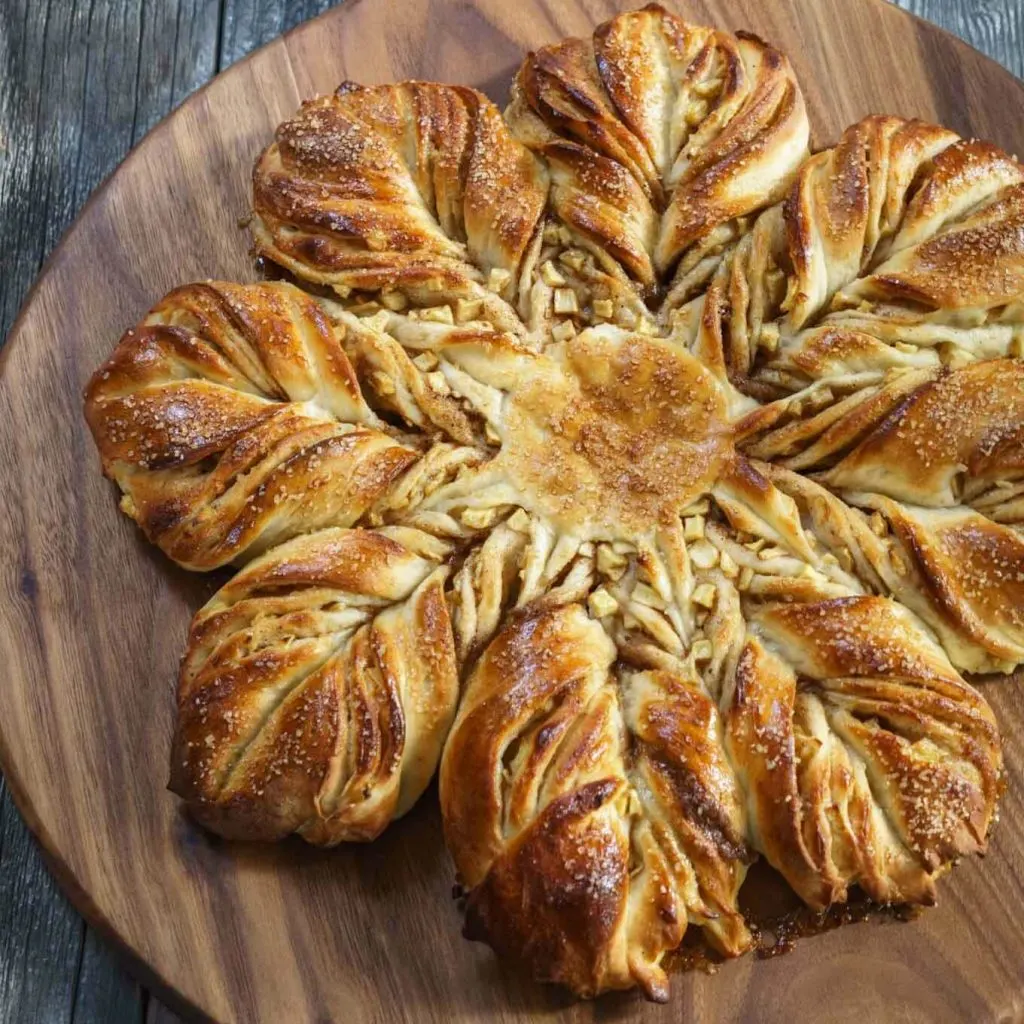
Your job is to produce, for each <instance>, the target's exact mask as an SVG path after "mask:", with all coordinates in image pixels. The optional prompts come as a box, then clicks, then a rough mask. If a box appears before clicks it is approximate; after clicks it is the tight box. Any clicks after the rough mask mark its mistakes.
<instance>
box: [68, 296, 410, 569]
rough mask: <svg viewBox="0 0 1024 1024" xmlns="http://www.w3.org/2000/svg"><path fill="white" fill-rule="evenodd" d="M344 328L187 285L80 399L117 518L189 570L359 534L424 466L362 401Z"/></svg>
mask: <svg viewBox="0 0 1024 1024" xmlns="http://www.w3.org/2000/svg"><path fill="white" fill-rule="evenodd" d="M343 338H344V330H343V329H342V328H340V327H339V326H338V324H337V323H335V322H334V321H332V319H331V318H330V317H329V316H328V315H327V313H326V312H325V311H324V309H323V308H322V307H321V306H320V305H319V304H318V303H317V302H316V300H314V299H312V298H310V297H309V296H307V295H305V294H304V293H303V292H301V291H299V290H298V289H297V288H294V287H292V286H291V285H286V284H262V285H248V286H245V285H231V284H223V283H216V284H199V285H190V286H187V287H185V288H180V289H178V290H177V291H175V292H171V294H170V295H168V296H167V297H166V298H165V299H164V300H163V301H162V302H161V303H159V304H158V305H157V306H156V307H155V308H154V309H153V311H152V312H151V313H150V314H149V316H147V317H146V319H145V320H144V321H143V322H142V324H141V325H140V326H139V327H137V328H134V329H132V330H130V331H128V332H127V333H126V334H125V336H124V337H123V338H122V339H121V342H120V344H119V345H118V347H117V349H116V350H115V351H114V354H113V355H112V356H111V358H110V359H109V360H108V361H107V362H106V363H105V364H104V365H103V366H102V367H100V369H99V370H97V371H96V373H95V374H94V375H93V377H92V379H91V381H90V382H89V385H88V387H87V388H86V392H85V415H86V419H87V420H88V422H89V426H90V428H91V430H92V433H93V437H94V438H95V439H96V444H97V447H98V448H99V451H100V456H101V458H102V461H103V470H104V472H105V473H106V474H107V476H109V477H111V478H112V479H113V480H115V481H116V482H117V484H118V486H119V487H120V488H121V490H122V492H123V494H124V497H123V499H122V502H121V507H122V509H123V510H124V511H125V512H126V513H127V514H128V515H129V516H131V517H132V518H133V519H134V520H135V521H136V522H137V523H138V524H139V526H140V527H141V528H142V530H143V532H144V533H145V534H146V536H147V537H148V538H149V539H150V540H151V541H153V543H155V544H157V545H158V546H159V547H160V548H161V549H162V550H163V551H164V552H165V553H166V554H167V555H168V556H169V557H170V558H173V559H174V560H175V561H176V562H178V563H179V564H181V565H183V566H185V567H186V568H190V569H213V568H216V567H217V566H221V565H225V564H227V563H228V562H232V561H244V560H246V559H248V558H251V557H253V556H254V555H256V554H258V553H259V552H261V551H264V550H266V549H267V548H269V547H271V546H272V545H273V544H276V543H279V542H280V541H282V540H286V539H287V538H289V537H293V536H296V535H297V534H301V533H305V532H307V531H309V530H315V529H318V528H320V527H322V526H328V525H337V526H348V525H351V524H353V523H355V522H356V521H357V520H358V519H359V518H360V517H361V516H362V515H363V514H364V513H365V512H366V511H367V510H368V509H369V508H370V507H371V506H372V505H373V504H374V502H375V501H377V500H378V499H379V498H381V497H382V496H383V495H384V494H385V493H386V492H387V490H388V488H389V487H390V486H391V485H392V483H393V482H394V481H395V480H396V479H398V478H399V477H400V475H401V474H402V473H403V472H404V471H405V470H406V469H408V468H409V467H410V466H411V465H412V464H413V463H414V462H415V461H416V459H417V452H416V450H415V449H413V448H411V447H409V446H407V445H405V444H402V443H400V442H398V441H396V440H395V439H394V438H392V437H390V436H389V435H388V434H387V433H385V432H384V431H383V430H382V429H381V427H382V424H381V423H380V421H379V420H378V419H377V417H376V416H375V415H374V413H373V412H372V411H371V410H370V408H369V406H367V404H366V402H365V401H364V400H363V397H362V394H361V393H360V389H359V385H358V382H357V381H356V376H355V372H354V371H353V368H352V365H351V364H350V362H349V360H348V358H347V357H346V355H345V352H344V349H343V347H342V341H343Z"/></svg>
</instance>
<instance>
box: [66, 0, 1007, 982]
mask: <svg viewBox="0 0 1024 1024" xmlns="http://www.w3.org/2000/svg"><path fill="white" fill-rule="evenodd" d="M253 191H254V218H253V234H254V240H255V245H256V250H257V252H258V253H259V254H260V255H261V256H263V257H265V258H267V259H269V260H271V261H273V262H274V263H276V264H278V265H279V266H281V267H283V268H284V269H285V270H286V271H288V272H289V274H290V275H291V278H292V280H293V281H294V282H296V283H289V282H284V281H278V282H266V283H262V284H255V285H236V284H228V283H224V282H208V283H205V284H196V285H191V286H187V287H184V288H181V289H178V290H177V291H175V292H173V293H171V294H170V295H169V296H167V297H166V298H165V299H164V300H162V301H161V302H160V303H159V304H158V305H157V306H156V307H155V308H154V309H153V311H152V312H151V313H150V314H149V315H148V316H147V317H146V319H145V320H144V321H143V322H142V323H141V324H140V325H139V326H138V327H136V328H134V329H133V330H130V331H129V332H128V333H127V334H126V335H125V337H124V338H123V339H122V340H121V342H120V344H119V345H118V347H117V349H116V350H115V352H114V354H113V356H112V357H111V359H110V360H109V361H108V362H107V363H106V364H105V365H104V366H103V367H101V368H100V369H99V370H98V371H97V373H96V374H95V375H94V377H93V379H92V381H91V382H90V384H89V387H88V389H87V393H86V415H87V418H88V421H89V424H90V427H91V428H92V431H93V434H94V436H95V438H96V442H97V445H98V447H99V450H100V453H101V457H102V460H103V466H104V470H105V472H106V473H107V475H108V476H110V477H111V478H112V479H113V480H114V481H115V482H116V483H117V485H118V486H119V488H120V490H121V492H122V508H123V510H124V511H125V512H126V513H127V514H128V515H129V516H131V517H132V518H133V519H134V520H135V521H136V522H137V523H138V524H139V526H140V528H141V529H142V530H143V532H144V533H145V535H146V536H147V537H148V538H149V539H150V540H151V541H152V542H153V543H155V544H157V545H158V546H159V547H160V548H161V549H162V550H163V551H164V552H165V553H166V554H167V555H168V556H169V557H170V558H172V559H174V560H175V561H177V562H178V563H179V564H181V565H183V566H186V567H188V568H191V569H196V570H209V569H213V568H217V567H222V566H227V565H235V566H239V567H240V569H239V571H238V572H237V574H236V575H235V576H234V578H233V579H231V580H230V581H229V582H228V583H227V584H226V585H225V586H224V587H223V588H222V589H221V590H220V591H219V592H218V593H217V594H216V595H215V596H214V597H213V599H212V600H211V601H210V602H209V603H208V604H207V605H206V606H205V607H204V608H203V609H201V610H200V611H199V613H198V614H197V615H196V618H195V620H194V622H193V625H192V630H191V633H190V636H189V639H188V645H187V648H186V652H185V656H184V659H183V662H182V668H181V676H180V683H179V717H178V728H177V733H176V736H175V740H174V746H173V753H172V764H171V781H172V787H173V788H174V789H175V790H176V791H177V792H178V793H180V794H181V795H182V797H183V798H184V799H185V800H186V802H187V804H188V806H189V808H190V809H191V811H192V813H193V815H194V816H195V817H196V818H197V820H199V821H200V822H202V823H203V824H204V825H205V826H206V827H208V828H210V829H212V830H214V831H216V832H219V833H220V834H223V835H225V836H229V837H234V838H250V839H276V838H281V837H284V836H287V835H289V834H291V833H299V834H301V835H302V836H303V837H304V838H306V839H307V840H309V841H310V842H314V843H318V844H324V845H331V844H334V843H338V842H341V841H344V840H370V839H373V838H374V837H375V836H376V835H378V834H379V833H380V832H381V831H382V830H383V829H384V828H385V827H386V826H387V825H388V824H389V823H390V822H391V821H392V820H394V819H395V818H396V817H398V816H400V815H401V814H402V813H404V812H405V811H406V810H407V809H408V808H409V807H410V806H411V805H412V804H413V803H414V802H415V801H416V799H417V798H418V797H419V796H420V795H421V794H422V792H423V790H424V789H425V787H426V786H427V783H428V782H429V780H430V779H431V777H432V776H433V774H434V772H435V770H437V768H438V766H439V765H440V797H441V805H442V812H443V816H444V824H445V834H446V838H447V842H448V846H449V849H450V851H451V854H452V857H453V859H454V861H455V865H456V869H457V872H458V876H459V880H460V883H461V884H462V885H463V886H464V887H465V889H466V891H467V894H468V896H467V929H468V932H469V933H470V934H471V935H473V936H474V937H477V938H482V939H484V940H486V941H488V942H489V943H491V945H493V946H494V947H495V949H497V950H498V951H499V952H500V953H502V954H504V955H508V956H510V957H513V958H515V959H517V960H519V961H521V962H523V963H524V964H525V965H526V967H527V969H528V970H529V971H531V972H532V974H533V975H534V976H536V977H537V978H540V979H544V980H552V981H558V982H562V983H564V984H566V985H568V986H569V987H570V988H571V989H573V990H574V991H575V992H576V993H578V994H581V995H594V994H597V993H599V992H602V991H605V990H608V989H621V988H630V987H633V986H639V987H641V988H642V989H643V990H644V991H645V992H646V994H647V995H648V996H649V997H651V998H655V999H664V998H666V997H667V993H668V982H667V978H666V975H665V971H664V968H663V965H662V962H663V960H664V958H665V955H666V954H667V953H668V952H669V951H671V950H673V949H675V948H676V947H677V946H678V945H679V944H680V943H681V942H682V940H683V938H684V935H685V933H686V932H687V930H688V929H690V928H694V929H699V930H700V933H701V935H702V937H703V938H704V939H705V940H706V941H707V942H708V943H709V944H710V945H711V946H712V947H713V948H714V949H715V950H717V951H718V952H719V953H720V954H722V955H725V956H735V955H739V954H741V953H743V952H744V951H745V950H747V949H749V948H750V946H751V944H752V937H751V933H750V930H749V929H748V926H747V923H746V922H745V921H744V918H743V915H742V913H741V912H740V910H739V906H738V893H739V889H740V887H741V885H742V884H743V880H744V876H745V873H746V871H747V868H748V866H749V865H750V864H751V863H752V862H753V861H754V860H755V859H756V858H757V857H764V858H765V859H766V860H767V861H768V862H769V863H770V864H771V865H772V866H773V867H774V868H776V869H777V870H778V871H779V872H780V873H781V874H782V875H783V876H784V877H785V879H786V880H787V881H788V883H789V884H790V885H791V886H792V887H793V889H794V890H795V891H796V893H797V894H798V895H799V896H800V897H801V898H802V899H803V900H804V901H805V902H806V903H807V904H808V905H810V906H812V907H815V908H823V907H826V906H828V905H830V904H833V903H836V902H842V901H844V900H845V899H846V898H847V896H848V894H849V892H850V890H851V889H852V888H853V887H855V886H856V887H859V888H860V889H861V890H863V891H864V892H865V893H867V895H868V896H869V897H870V898H871V899H873V900H877V901H880V902H886V903H916V904H929V903H931V902H933V901H934V899H935V898H936V888H937V887H936V883H937V880H938V879H939V877H940V876H941V875H942V874H943V873H944V872H945V871H946V870H947V869H948V868H949V867H950V865H951V864H952V863H953V862H954V861H955V860H957V859H958V858H960V857H962V856H963V855H965V854H968V853H974V852H983V851H984V849H985V846H986V840H987V836H988V833H989V829H990V827H991V824H992V822H993V820H994V816H995V808H996V802H997V798H998V794H999V791H1000V787H1001V774H1002V761H1001V754H1000V744H999V737H998V731H997V727H996V723H995V722H994V719H993V716H992V713H991V711H990V710H989V708H988V706H987V704H986V703H985V701H984V700H983V698H982V697H981V696H980V694H979V693H978V691H977V690H975V689H974V688H973V687H972V686H971V685H970V684H969V683H968V682H966V681H965V679H964V675H965V674H976V673H1005V672H1009V671H1011V670H1012V669H1014V668H1015V667H1016V666H1018V665H1019V664H1020V663H1021V662H1022V661H1024V618H1022V615H1021V611H1020V609H1021V607H1022V606H1024V539H1022V535H1021V523H1022V521H1024V427H1022V423H1024V416H1022V414H1024V362H1022V361H1021V359H1020V356H1021V354H1022V344H1024V169H1022V168H1021V166H1020V165H1019V164H1018V163H1017V162H1016V160H1014V159H1012V158H1011V157H1009V156H1007V155H1006V154H1004V153H1002V152H1001V151H999V150H998V149H996V148H995V147H994V146H991V145H989V144H987V143H983V142H979V141H976V140H971V141H967V140H963V139H959V138H958V137H957V136H956V135H955V134H953V133H951V132H949V131H947V130H945V129H942V128H939V127H936V126H933V125H928V124H923V123H921V122H918V121H912V120H906V119H903V118H899V117H888V116H877V117H871V118H867V119H865V120H864V121H862V122H859V123H858V124H856V125H853V126H852V127H851V128H849V129H848V130H847V131H846V132H845V133H844V134H843V136H842V138H841V139H840V140H839V141H838V143H837V144H836V145H835V146H833V147H832V148H830V149H826V150H823V151H821V152H819V153H816V154H814V155H810V154H809V150H808V125H807V117H806V112H805V109H804V103H803V99H802V96H801V93H800V90H799V87H798V84H797V82H796V80H795V78H794V75H793V72H792V69H791V68H790V65H789V63H788V61H787V60H786V58H785V57H784V56H783V55H782V54H780V53H779V52H778V51H776V50H775V49H773V48H772V47H771V46H769V45H767V44H765V43H763V42H762V41H760V40H758V39H756V38H753V37H750V36H744V35H737V36H732V35H729V34H726V33H723V32H720V31H716V30H712V29H705V28H699V27H695V26H691V25H688V24H686V23H684V22H682V21H681V20H680V19H678V18H677V17H675V16H674V15H671V14H669V13H667V12H666V11H664V10H663V9H661V8H660V7H657V6H651V7H648V8H645V9H643V10H641V11H636V12H632V13H629V14H624V15H621V16H619V17H617V18H615V19H613V20H612V21H610V22H608V23H606V24H604V25H601V26H599V27H598V28H597V29H596V30H595V31H594V33H593V35H592V37H591V38H590V39H585V40H584V39H574V40H565V41H562V42H560V43H557V44H554V45H552V46H549V47H544V48H543V49H541V50H539V51H537V52H536V53H533V54H530V55H529V56H528V57H527V58H526V60H525V61H524V63H523V66H522V68H521V69H520V71H519V73H518V75H517V76H516V79H515V82H514V85H513V89H512V96H511V101H510V104H509V107H508V109H507V110H506V112H505V114H504V116H502V115H501V114H500V113H499V112H498V111H497V109H496V108H495V107H494V106H493V105H492V104H491V103H490V102H489V101H488V100H487V99H486V98H485V97H484V96H482V95H481V94H480V93H478V92H476V91H474V90H472V89H468V88H461V87H455V86H446V85H436V84H431V83H422V82H406V83H402V84H399V85H394V86H375V87H362V86H358V85H354V84H351V83H346V84H345V85H343V86H342V87H341V88H340V89H339V90H338V92H337V93H336V94H334V95H331V96H326V97H321V98H319V99H316V100H313V101H310V102H308V103H306V104H305V105H304V106H303V107H302V109H301V110H300V111H299V112H298V113H297V114H296V116H295V117H294V118H293V119H291V120H290V121H288V122H286V123H285V124H284V125H282V126H281V127H280V129H279V130H278V133H277V137H276V139H275V140H274V142H273V143H272V144H271V145H270V146H269V147H268V149H267V150H266V151H265V152H264V153H263V154H262V156H261V157H260V159H259V161H258V162H257V165H256V168H255V171H254V179H253ZM1007 685H1012V684H1007Z"/></svg>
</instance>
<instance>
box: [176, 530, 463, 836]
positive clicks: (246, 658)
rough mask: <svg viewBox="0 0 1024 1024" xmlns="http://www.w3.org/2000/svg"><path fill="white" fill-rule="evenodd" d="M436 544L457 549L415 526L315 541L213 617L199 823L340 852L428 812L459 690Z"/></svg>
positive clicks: (205, 624) (184, 672)
mask: <svg viewBox="0 0 1024 1024" xmlns="http://www.w3.org/2000/svg"><path fill="white" fill-rule="evenodd" d="M424 545H426V547H427V549H428V551H429V553H430V554H432V555H434V556H435V557H437V556H443V555H444V553H445V550H444V547H443V546H439V545H438V544H437V542H436V541H433V540H432V538H425V537H422V536H418V535H416V534H415V533H413V532H408V531H402V530H398V531H392V532H391V533H388V532H387V531H379V532H371V531H362V530H340V529H333V530H326V531H323V532H321V533H313V534H309V535H307V536H304V537H300V538H297V539H295V540H292V541H289V542H288V543H286V544H282V545H280V546H278V547H277V548H275V549H274V550H273V551H272V552H270V553H268V554H267V555H264V556H262V557H261V558H258V559H256V560H254V561H253V562H251V563H250V564H249V565H248V566H247V567H246V568H245V569H244V570H243V571H242V572H241V573H239V574H238V576H236V577H235V579H234V580H232V581H231V582H230V583H229V584H228V585H227V586H226V587H225V588H223V589H222V590H221V591H220V592H219V593H218V594H217V595H215V596H214V598H213V599H212V600H211V601H210V602H209V603H208V604H207V605H206V607H204V608H203V609H201V610H200V611H199V612H198V614H197V615H196V618H195V620H194V621H193V624H192V630H191V634H190V638H189V645H188V647H187V649H186V652H185V657H184V659H183V662H182V669H181V679H180V684H179V693H178V703H179V718H178V727H177V731H176V734H175V741H174V750H173V753H172V757H171V788H172V789H173V790H174V791H175V792H176V793H178V794H179V795H181V796H182V797H183V798H184V799H185V801H186V803H187V805H188V807H189V810H190V812H191V813H192V814H193V816H194V817H195V818H196V819H197V820H198V821H200V822H202V823H203V825H205V826H206V827H207V828H209V829H211V830H213V831H215V832H218V833H219V834H221V835H223V836H226V837H228V838H246V839H263V840H267V839H279V838H281V837H283V836H285V835H288V834H289V833H291V832H299V833H301V834H302V835H303V836H304V837H305V838H306V839H307V840H308V841H309V842H312V843H317V844H321V845H328V846H330V845H334V844H335V843H338V842H341V841H342V840H346V839H348V840H353V839H356V840H366V839H373V838H374V837H375V836H376V835H377V834H379V833H380V832H381V831H382V830H383V829H384V827H385V826H386V825H387V824H388V823H389V822H390V821H391V820H392V819H393V818H395V817H397V816H399V815H401V814H403V813H404V812H405V811H406V810H408V809H409V807H411V806H412V804H413V803H414V802H415V800H416V799H417V797H418V796H419V795H420V793H422V791H423V789H424V788H425V787H426V785H427V783H428V782H429V780H430V778H431V776H432V775H433V773H434V769H435V767H436V765H437V761H438V758H439V757H440V752H441V743H442V741H443V739H444V737H445V735H446V734H447V731H448V725H449V723H450V722H451V719H452V716H453V714H454V711H455V700H456V697H457V694H458V673H457V668H456V664H455V649H454V642H453V638H452V634H451V626H450V623H449V620H448V613H447V608H446V606H445V602H444V593H443V580H444V577H445V575H446V570H444V569H443V568H442V569H439V568H437V562H436V561H434V560H433V559H432V558H430V557H424V555H423V554H419V553H417V551H416V548H417V547H421V548H422V547H423V546H424ZM431 548H432V550H430V549H431Z"/></svg>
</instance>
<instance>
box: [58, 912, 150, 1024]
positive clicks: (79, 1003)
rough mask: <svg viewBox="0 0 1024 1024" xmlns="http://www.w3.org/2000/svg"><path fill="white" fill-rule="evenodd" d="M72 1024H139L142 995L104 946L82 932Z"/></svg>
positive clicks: (103, 943)
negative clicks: (83, 938)
mask: <svg viewBox="0 0 1024 1024" xmlns="http://www.w3.org/2000/svg"><path fill="white" fill-rule="evenodd" d="M71 1020H72V1024H115V1022H116V1024H121V1022H122V1021H123V1022H124V1024H142V1021H143V993H142V989H141V988H140V986H139V984H138V982H136V981H135V980H133V979H132V978H131V977H130V976H129V975H128V973H127V972H126V971H125V969H124V966H123V965H122V964H121V963H120V962H119V961H118V959H117V958H116V956H115V954H114V953H113V952H112V951H111V949H110V947H109V946H108V945H107V943H106V942H105V941H104V940H103V939H101V938H100V937H99V936H98V935H97V934H96V932H94V931H93V930H92V929H91V928H88V929H86V933H85V943H84V946H83V949H82V960H81V966H80V969H79V971H78V978H77V979H76V984H75V999H74V1003H73V1004H72V1008H71Z"/></svg>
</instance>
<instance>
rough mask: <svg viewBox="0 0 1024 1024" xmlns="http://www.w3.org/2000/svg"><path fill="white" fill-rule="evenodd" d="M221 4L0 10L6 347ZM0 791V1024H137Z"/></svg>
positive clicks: (7, 4) (157, 113) (134, 992)
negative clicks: (95, 193)
mask: <svg viewBox="0 0 1024 1024" xmlns="http://www.w3.org/2000/svg"><path fill="white" fill-rule="evenodd" d="M219 21H220V3H219V0H212V2H211V0H180V2H164V0H152V2H146V3H140V2H139V0H116V2H113V0H111V2H103V0H93V2H91V3H86V2H78V3H74V4H71V3H66V2H61V0H50V2H48V3H33V2H31V0H3V2H2V3H0V80H2V81H3V83H4V87H3V88H2V89H0V261H2V262H0V336H6V333H7V331H8V329H9V328H10V326H11V323H12V322H13V320H14V317H15V315H16V313H17V310H18V308H19V307H20V305H21V303H22V301H23V299H24V297H25V295H26V293H27V291H28V289H29V287H30V286H31V283H32V281H33V279H34V278H35V276H36V274H37V273H38V272H39V268H40V266H41V264H42V261H43V259H44V258H45V256H46V255H47V254H48V253H49V251H50V250H51V249H52V248H53V246H54V244H55V243H56V242H57V240H58V239H59V238H60V236H61V235H62V234H63V232H64V230H65V229H66V228H67V226H68V225H69V224H70V222H71V221H72V220H73V219H74V217H75V215H76V214H77V212H78V210H79V209H80V208H81V206H82V204H83V203H84V202H85V200H86V198H87V197H88V195H89V194H90V193H91V192H92V190H93V189H94V188H95V187H96V185H97V184H99V182H100V181H102V180H103V178H105V177H106V176H107V175H108V174H109V173H110V172H111V171H112V170H113V169H114V168H115V167H116V166H117V164H118V163H119V162H120V161H121V160H122V159H123V158H124V156H125V155H126V154H127V152H128V150H129V149H130V148H131V146H132V145H134V143H135V142H137V141H138V140H139V139H140V138H141V136H142V135H143V134H144V133H145V132H146V131H147V130H148V129H149V128H150V127H152V125H153V124H155V123H156V122H157V121H158V120H159V119H160V118H161V117H163V116H164V115H165V114H167V113H168V112H169V111H170V110H171V109H173V108H174V107H175V106H176V105H177V104H178V103H180V102H181V100H182V99H184V97H185V96H186V95H188V93H190V92H192V91H193V90H194V89H195V88H197V87H198V86H199V85H201V84H202V83H203V82H205V81H206V80H207V79H209V77H210V76H211V75H212V74H213V73H214V72H215V70H216V56H217V41H218V28H219ZM142 1007H143V1004H142V996H141V992H140V989H139V987H138V985H137V984H136V983H135V982H134V981H132V980H131V979H130V978H129V977H128V975H127V974H126V973H125V971H124V969H123V967H122V965H121V964H120V963H119V961H118V960H117V959H116V957H115V956H114V955H113V954H112V953H111V952H110V951H109V950H108V949H107V947H106V944H105V943H104V942H103V941H102V940H101V939H99V938H97V937H96V936H95V935H94V934H93V933H92V932H91V931H87V930H86V929H85V927H84V925H83V923H82V921H81V918H80V917H79V916H78V914H77V913H76V912H75V911H74V910H73V909H72V908H71V906H70V905H69V904H68V903H67V901H66V900H65V898H64V897H63V895H62V894H61V893H60V892H59V891H58V889H57V887H56V885H55V884H54V882H53V879H52V877H51V875H50V873H49V872H48V871H47V869H46V867H45V866H44V864H43V862H42V860H41V858H40V856H39V853H38V850H37V848H36V844H35V843H34V842H33V841H32V839H31V837H30V836H29V833H28V830H27V829H26V828H25V826H24V824H23V823H22V821H21V819H20V816H19V815H18V813H17V811H16V810H15V809H14V807H13V804H12V803H11V800H10V795H9V793H8V792H7V791H6V788H4V787H3V785H2V783H0V1024H23V1022H25V1021H33V1022H34V1021H41V1022H46V1024H50V1022H54V1024H58V1022H63V1021H74V1022H75V1024H102V1022H108V1021H118V1022H120V1021H126V1022H127V1021H133V1020H141V1019H142Z"/></svg>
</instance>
